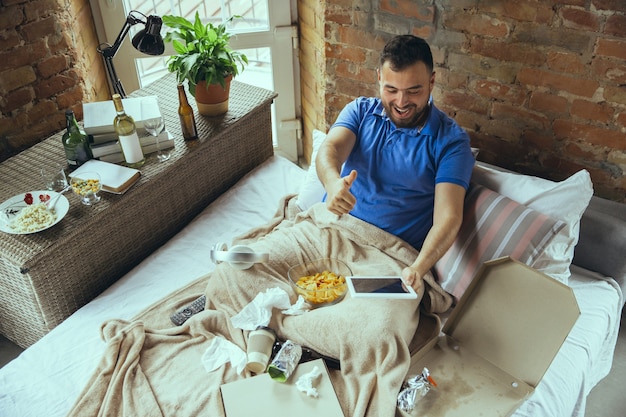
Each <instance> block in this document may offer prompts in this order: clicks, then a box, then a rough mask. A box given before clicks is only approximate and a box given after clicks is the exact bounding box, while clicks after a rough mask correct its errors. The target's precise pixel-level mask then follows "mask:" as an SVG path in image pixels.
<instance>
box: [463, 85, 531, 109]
mask: <svg viewBox="0 0 626 417" xmlns="http://www.w3.org/2000/svg"><path fill="white" fill-rule="evenodd" d="M472 90H473V91H474V92H476V93H477V94H480V95H481V96H485V97H489V98H493V99H496V100H502V101H506V102H509V103H511V104H515V105H518V106H519V105H521V104H522V103H524V101H525V99H526V93H525V92H524V91H522V90H520V89H519V88H517V87H516V86H514V85H510V84H502V83H498V82H495V81H490V80H476V81H474V82H472Z"/></svg>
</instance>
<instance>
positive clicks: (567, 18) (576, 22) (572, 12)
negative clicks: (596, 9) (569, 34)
mask: <svg viewBox="0 0 626 417" xmlns="http://www.w3.org/2000/svg"><path fill="white" fill-rule="evenodd" d="M559 14H560V15H561V18H562V19H563V26H565V27H568V28H572V29H582V30H587V31H592V32H597V31H598V30H599V28H600V22H599V18H598V16H596V14H595V13H592V12H588V11H586V10H582V9H577V8H573V7H563V8H562V9H561V10H560V13H559Z"/></svg>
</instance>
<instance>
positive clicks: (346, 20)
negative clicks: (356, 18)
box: [324, 10, 352, 25]
mask: <svg viewBox="0 0 626 417" xmlns="http://www.w3.org/2000/svg"><path fill="white" fill-rule="evenodd" d="M324 17H325V18H326V21H328V22H333V23H337V24H340V25H350V24H352V14H351V13H350V12H349V11H347V10H333V11H329V10H326V13H325V14H324Z"/></svg>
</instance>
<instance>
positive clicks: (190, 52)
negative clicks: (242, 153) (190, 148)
mask: <svg viewBox="0 0 626 417" xmlns="http://www.w3.org/2000/svg"><path fill="white" fill-rule="evenodd" d="M236 17H237V18H238V17H241V16H232V17H231V18H230V19H228V20H227V21H226V22H224V23H221V24H218V25H214V24H213V23H211V22H209V23H207V24H203V23H202V21H201V20H200V15H199V14H198V12H196V17H195V20H194V22H193V23H192V22H191V21H189V20H187V19H186V18H184V17H180V16H172V15H167V16H163V23H164V24H165V25H166V26H168V27H170V28H172V29H173V30H171V31H170V32H168V33H167V34H166V36H165V38H164V40H165V41H166V42H172V46H173V47H174V50H175V51H176V55H172V56H171V57H170V58H169V59H168V62H167V64H168V70H169V71H170V72H174V73H176V78H177V80H178V82H179V83H182V82H184V81H185V80H187V81H188V86H189V92H190V93H191V95H193V96H194V98H195V99H196V103H197V104H198V111H199V112H200V114H204V115H208V116H214V115H218V114H223V113H226V112H227V111H228V95H229V93H230V82H231V80H232V79H233V77H235V76H237V75H238V74H239V73H240V72H241V71H243V69H244V66H245V65H246V64H248V58H247V57H246V56H245V55H244V54H242V53H240V52H238V51H233V50H232V49H231V48H230V46H229V45H228V41H229V40H230V38H231V35H230V34H229V33H228V32H227V31H226V25H227V24H228V23H229V22H231V21H232V20H233V19H234V18H236Z"/></svg>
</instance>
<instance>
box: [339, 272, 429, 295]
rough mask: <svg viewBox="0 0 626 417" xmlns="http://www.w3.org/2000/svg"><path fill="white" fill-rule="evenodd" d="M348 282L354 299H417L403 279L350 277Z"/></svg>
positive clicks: (413, 291)
mask: <svg viewBox="0 0 626 417" xmlns="http://www.w3.org/2000/svg"><path fill="white" fill-rule="evenodd" d="M346 282H347V284H348V289H349V290H350V294H351V295H352V297H370V298H401V299H411V298H417V294H416V293H415V290H413V288H411V287H409V286H408V285H405V284H404V283H403V282H402V278H401V277H396V276H394V277H383V276H349V277H346Z"/></svg>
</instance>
